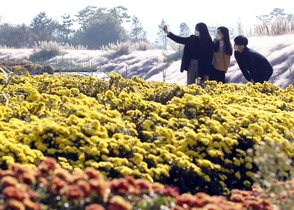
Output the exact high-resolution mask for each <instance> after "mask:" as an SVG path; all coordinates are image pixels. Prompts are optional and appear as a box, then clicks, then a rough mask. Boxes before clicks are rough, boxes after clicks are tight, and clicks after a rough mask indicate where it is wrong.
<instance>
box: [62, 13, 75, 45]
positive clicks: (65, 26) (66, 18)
mask: <svg viewBox="0 0 294 210" xmlns="http://www.w3.org/2000/svg"><path fill="white" fill-rule="evenodd" d="M61 18H62V24H61V25H60V28H59V33H58V35H59V36H58V42H60V43H62V44H65V43H69V41H70V35H71V34H72V33H73V32H74V30H73V29H70V27H71V26H72V25H73V19H71V18H70V15H66V14H64V15H63V16H61Z"/></svg>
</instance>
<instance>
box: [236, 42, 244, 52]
mask: <svg viewBox="0 0 294 210" xmlns="http://www.w3.org/2000/svg"><path fill="white" fill-rule="evenodd" d="M244 48H245V46H244V45H238V44H236V43H235V44H234V49H235V51H238V52H243V50H244Z"/></svg>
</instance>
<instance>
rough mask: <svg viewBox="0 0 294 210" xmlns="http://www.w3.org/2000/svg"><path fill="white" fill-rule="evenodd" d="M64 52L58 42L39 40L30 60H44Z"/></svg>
mask: <svg viewBox="0 0 294 210" xmlns="http://www.w3.org/2000/svg"><path fill="white" fill-rule="evenodd" d="M63 53H64V52H62V50H61V47H60V46H59V45H58V43H57V42H53V41H49V42H38V43H35V46H34V49H33V53H32V55H30V57H29V60H30V61H32V62H44V61H46V60H48V59H51V58H53V57H55V56H58V55H62V54H63Z"/></svg>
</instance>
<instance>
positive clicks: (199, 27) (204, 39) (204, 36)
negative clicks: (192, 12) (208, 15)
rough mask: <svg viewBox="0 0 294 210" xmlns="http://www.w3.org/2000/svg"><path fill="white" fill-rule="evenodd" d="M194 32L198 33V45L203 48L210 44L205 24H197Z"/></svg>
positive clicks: (210, 40)
mask: <svg viewBox="0 0 294 210" xmlns="http://www.w3.org/2000/svg"><path fill="white" fill-rule="evenodd" d="M195 28H196V30H198V31H199V32H200V43H201V44H202V45H203V46H205V45H207V44H210V43H212V39H211V36H210V34H209V32H208V28H207V25H206V24H205V23H202V22H201V23H197V24H196V26H195Z"/></svg>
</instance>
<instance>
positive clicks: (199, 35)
mask: <svg viewBox="0 0 294 210" xmlns="http://www.w3.org/2000/svg"><path fill="white" fill-rule="evenodd" d="M163 31H164V32H165V33H166V34H167V37H168V38H170V39H172V40H173V41H175V42H177V43H179V44H183V45H184V52H183V56H182V62H181V68H180V71H181V72H184V71H187V85H190V84H195V83H197V79H198V77H200V78H201V82H203V81H206V80H208V79H209V71H210V69H209V68H210V66H211V62H212V54H213V51H212V50H213V42H212V39H211V37H210V35H209V32H208V28H207V26H206V24H205V23H202V22H200V23H197V24H196V26H195V33H194V35H191V36H189V37H180V36H177V35H175V34H173V33H172V32H169V31H168V29H167V26H166V25H165V26H164V27H163Z"/></svg>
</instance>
